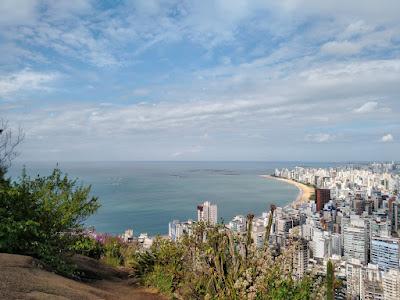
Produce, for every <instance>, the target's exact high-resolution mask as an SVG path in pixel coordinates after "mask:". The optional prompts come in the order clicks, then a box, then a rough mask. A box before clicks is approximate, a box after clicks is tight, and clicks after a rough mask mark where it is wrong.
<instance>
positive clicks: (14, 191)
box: [0, 169, 99, 274]
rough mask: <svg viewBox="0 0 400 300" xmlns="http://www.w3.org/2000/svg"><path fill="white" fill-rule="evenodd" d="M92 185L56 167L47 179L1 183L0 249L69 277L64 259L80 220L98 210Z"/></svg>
mask: <svg viewBox="0 0 400 300" xmlns="http://www.w3.org/2000/svg"><path fill="white" fill-rule="evenodd" d="M89 193H90V186H89V187H84V186H81V185H79V184H78V182H77V180H70V179H68V177H67V176H66V175H64V174H63V173H62V172H61V171H60V170H59V169H55V170H54V171H53V173H52V174H51V175H50V176H47V177H39V176H38V177H35V178H30V177H29V176H27V175H26V173H25V171H24V172H23V173H22V176H21V177H20V178H19V180H18V181H15V182H10V181H7V180H3V181H1V183H0V220H1V222H0V251H1V252H7V253H16V254H23V255H30V256H33V257H36V258H39V259H41V260H43V261H44V262H45V263H47V264H48V265H50V266H51V267H53V268H54V269H55V270H56V271H58V272H60V273H64V274H65V273H66V274H71V272H72V269H71V268H70V267H68V266H67V264H66V263H65V260H64V257H65V256H66V255H69V254H71V251H72V253H73V250H74V249H75V248H74V247H76V246H77V245H76V243H77V241H79V240H80V238H81V234H82V230H83V222H84V221H85V220H86V218H87V217H89V216H90V215H91V214H93V213H94V212H95V211H96V210H97V209H98V207H99V204H98V200H97V198H96V197H89Z"/></svg>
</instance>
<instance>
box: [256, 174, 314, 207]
mask: <svg viewBox="0 0 400 300" xmlns="http://www.w3.org/2000/svg"><path fill="white" fill-rule="evenodd" d="M261 177H264V178H268V179H274V180H279V181H283V182H286V183H289V184H292V185H294V186H296V187H297V188H298V189H299V194H298V195H297V197H296V199H295V200H294V201H293V202H292V207H294V208H296V207H298V206H299V205H301V204H303V203H306V202H308V201H310V197H311V196H312V195H314V194H315V189H314V188H313V187H311V186H308V185H305V184H303V183H300V182H297V181H294V180H291V179H286V178H280V177H274V176H271V175H261Z"/></svg>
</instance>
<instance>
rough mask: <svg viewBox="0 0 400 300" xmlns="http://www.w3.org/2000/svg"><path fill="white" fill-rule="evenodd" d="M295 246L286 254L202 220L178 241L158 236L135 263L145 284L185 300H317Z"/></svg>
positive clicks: (138, 256) (137, 256) (138, 253)
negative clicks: (300, 271)
mask: <svg viewBox="0 0 400 300" xmlns="http://www.w3.org/2000/svg"><path fill="white" fill-rule="evenodd" d="M250 216H251V215H250ZM294 249H295V244H293V245H291V246H290V247H289V248H288V249H287V250H286V251H284V253H283V254H281V255H278V256H273V255H272V254H271V252H270V250H269V249H268V248H267V247H265V248H264V249H256V248H255V246H254V243H253V242H252V241H251V238H248V236H247V234H245V236H239V235H236V234H234V233H232V232H231V231H228V230H226V229H224V228H223V227H220V226H216V227H209V226H206V225H205V224H198V225H196V226H195V227H194V229H193V234H192V235H191V236H185V237H184V238H182V239H181V240H180V241H178V242H176V243H175V242H173V241H169V240H167V239H163V238H157V239H156V241H155V242H154V244H153V245H152V247H151V249H150V251H149V252H137V253H136V257H135V259H136V260H135V261H134V264H133V265H132V266H133V267H134V268H135V270H136V274H137V275H138V276H140V278H141V279H142V282H143V284H145V285H148V286H154V287H157V288H158V289H159V290H160V291H161V292H163V293H164V294H166V295H168V296H170V297H171V298H172V297H174V296H176V297H179V298H182V299H315V298H316V295H317V293H318V292H320V291H319V290H318V289H317V288H316V287H315V283H314V282H313V281H312V280H311V277H307V276H306V277H305V278H303V279H296V278H295V276H294V275H295V274H294V269H293V257H294V256H293V251H294Z"/></svg>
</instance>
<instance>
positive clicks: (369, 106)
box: [354, 101, 378, 114]
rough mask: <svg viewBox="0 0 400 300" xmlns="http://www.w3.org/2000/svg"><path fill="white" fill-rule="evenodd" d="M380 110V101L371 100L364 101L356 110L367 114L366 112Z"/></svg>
mask: <svg viewBox="0 0 400 300" xmlns="http://www.w3.org/2000/svg"><path fill="white" fill-rule="evenodd" d="M377 110H378V102H376V101H369V102H367V103H364V104H363V105H361V106H360V107H359V108H356V109H355V110H354V112H356V113H358V114H366V113H371V112H375V111H377Z"/></svg>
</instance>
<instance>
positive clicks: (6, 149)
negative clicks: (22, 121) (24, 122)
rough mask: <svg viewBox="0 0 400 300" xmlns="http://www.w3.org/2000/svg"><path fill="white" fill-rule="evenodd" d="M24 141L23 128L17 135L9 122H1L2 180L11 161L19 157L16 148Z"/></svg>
mask: <svg viewBox="0 0 400 300" xmlns="http://www.w3.org/2000/svg"><path fill="white" fill-rule="evenodd" d="M23 139H24V134H23V132H22V130H21V128H19V129H18V131H17V132H16V133H15V132H13V131H12V130H11V128H10V127H9V124H8V121H5V120H0V179H3V178H4V175H5V173H6V172H7V169H8V168H9V167H10V164H11V161H12V160H13V159H14V158H15V157H16V156H17V154H18V153H17V152H16V148H17V146H18V145H19V144H20V143H21V142H22V140H23Z"/></svg>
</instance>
